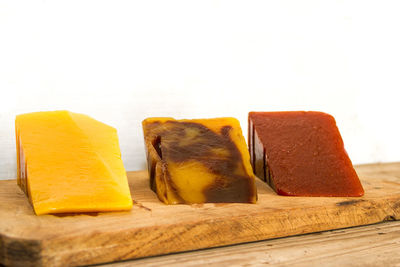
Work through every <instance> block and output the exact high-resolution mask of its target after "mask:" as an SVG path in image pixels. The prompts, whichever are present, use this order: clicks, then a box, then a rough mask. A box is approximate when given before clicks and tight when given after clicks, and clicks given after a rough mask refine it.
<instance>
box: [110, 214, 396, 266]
mask: <svg viewBox="0 0 400 267" xmlns="http://www.w3.org/2000/svg"><path fill="white" fill-rule="evenodd" d="M321 264H323V266H400V221H388V222H382V223H378V224H372V225H367V226H359V227H352V228H345V229H338V230H331V231H325V232H319V233H312V234H305V235H298V236H292V237H284V238H277V239H272V240H266V241H259V242H251V243H246V244H239V245H232V246H225V247H219V248H211V249H203V250H197V251H191V252H183V253H176V254H170V255H165V256H157V257H149V258H143V259H136V260H129V261H124V262H115V263H111V264H104V265H102V266H113V267H122V266H133V265H135V266H207V265H213V266H260V265H274V266H313V265H321Z"/></svg>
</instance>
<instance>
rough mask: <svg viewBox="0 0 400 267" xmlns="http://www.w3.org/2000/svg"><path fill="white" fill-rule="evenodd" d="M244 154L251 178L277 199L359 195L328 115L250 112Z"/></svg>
mask: <svg viewBox="0 0 400 267" xmlns="http://www.w3.org/2000/svg"><path fill="white" fill-rule="evenodd" d="M249 151H250V158H251V164H252V166H253V170H254V172H255V174H256V175H257V176H258V177H259V178H261V179H263V180H264V181H266V182H267V183H268V184H269V185H270V186H271V187H272V188H273V189H274V190H275V191H276V192H277V193H278V194H279V195H286V196H315V197H316V196H341V197H342V196H347V197H358V196H362V195H363V194H364V189H363V187H362V185H361V183H360V180H359V178H358V176H357V173H356V171H355V170H354V168H353V165H352V163H351V161H350V158H349V156H348V155H347V153H346V150H345V149H344V145H343V140H342V137H341V136H340V133H339V130H338V128H337V126H336V122H335V119H334V118H333V117H332V116H331V115H329V114H326V113H322V112H315V111H309V112H305V111H288V112H250V113H249Z"/></svg>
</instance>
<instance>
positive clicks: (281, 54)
mask: <svg viewBox="0 0 400 267" xmlns="http://www.w3.org/2000/svg"><path fill="white" fill-rule="evenodd" d="M399 13H400V2H399V1H395V0H393V1H385V0H380V1H378V0H376V1H343V0H335V1H308V0H303V1H297V0H294V1H285V0H280V1H217V0H215V1H206V0H203V1H188V0H182V1H164V0H161V1H141V2H139V1H97V0H96V1H95V0H90V1H49V0H43V1H26V2H19V1H11V0H10V1H3V0H0V178H3V179H6V178H14V177H15V176H16V170H15V169H16V163H15V162H16V159H15V144H14V118H15V115H16V114H19V113H25V112H32V111H43V110H59V109H67V110H70V111H74V112H80V113H85V114H88V115H90V116H92V117H94V118H96V119H98V120H100V121H103V122H105V123H108V124H110V125H112V126H114V127H116V128H117V129H118V132H119V138H120V145H121V151H122V157H123V160H124V163H125V167H126V169H127V170H137V169H144V168H145V155H144V145H143V140H142V138H143V136H142V131H141V121H142V120H143V119H144V118H145V117H149V116H173V117H176V118H194V117H196V118H200V117H217V116H233V117H236V118H238V119H239V120H240V121H241V124H242V128H243V131H244V133H245V135H246V134H247V121H246V119H247V113H248V111H254V110H255V111H274V110H319V111H325V112H328V113H331V114H332V115H333V116H334V117H335V118H336V120H337V123H338V126H339V129H340V130H341V133H342V136H343V139H344V142H345V145H346V149H347V151H348V153H349V155H350V158H351V159H352V160H353V163H355V164H358V163H369V162H381V161H400V141H399V138H400V126H399V124H400V120H399V115H400V108H399V95H398V91H399V90H400V16H399Z"/></svg>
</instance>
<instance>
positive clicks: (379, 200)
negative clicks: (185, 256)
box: [0, 163, 400, 266]
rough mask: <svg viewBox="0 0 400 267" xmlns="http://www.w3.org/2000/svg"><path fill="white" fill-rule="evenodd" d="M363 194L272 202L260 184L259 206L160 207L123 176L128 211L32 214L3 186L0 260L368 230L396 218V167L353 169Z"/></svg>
mask: <svg viewBox="0 0 400 267" xmlns="http://www.w3.org/2000/svg"><path fill="white" fill-rule="evenodd" d="M356 169H357V172H358V173H359V175H360V178H361V181H362V183H363V186H364V189H365V191H366V194H365V196H363V197H361V198H322V197H321V198H306V197H282V196H277V195H276V194H275V193H274V192H273V191H272V190H271V189H270V188H269V187H268V186H267V185H265V184H264V183H262V182H261V181H257V189H258V196H259V201H258V203H257V204H204V205H174V206H168V205H164V204H162V203H161V202H160V201H159V200H158V199H157V197H156V196H155V194H154V193H153V192H152V191H151V190H150V189H149V188H148V179H147V173H146V172H144V171H141V172H130V173H128V177H129V181H130V186H131V192H132V194H133V196H134V200H135V201H136V203H137V204H136V205H135V206H134V208H133V209H132V211H130V212H112V213H99V214H96V215H93V214H92V215H88V214H81V215H75V216H63V217H60V216H53V215H43V216H36V215H34V213H33V211H32V208H31V206H30V204H29V203H28V201H27V199H26V198H25V196H24V195H23V193H22V191H21V190H20V189H19V188H18V187H17V185H16V182H15V181H0V218H1V221H0V246H1V247H0V262H1V263H3V264H6V265H11V264H12V265H19V266H29V265H31V266H32V265H34V266H41V265H42V266H43V265H46V266H61V265H63V266H64V265H83V264H95V263H102V262H111V261H116V260H125V259H132V258H139V257H146V256H151V255H161V254H167V253H171V252H179V251H187V250H196V249H201V248H208V247H216V246H224V245H230V244H237V243H243V242H250V241H257V240H265V239H269V238H276V237H283V236H290V235H297V234H303V233H311V232H317V231H324V230H330V229H338V228H344V227H350V226H357V225H365V224H371V223H376V222H381V221H384V220H393V219H398V218H399V212H400V163H390V164H374V165H364V166H359V167H357V168H356Z"/></svg>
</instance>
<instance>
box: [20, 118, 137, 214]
mask: <svg viewBox="0 0 400 267" xmlns="http://www.w3.org/2000/svg"><path fill="white" fill-rule="evenodd" d="M15 127H16V135H17V156H18V158H19V159H18V168H19V169H20V168H21V165H23V162H22V161H21V159H20V151H23V154H24V157H25V162H24V164H25V165H26V166H27V167H26V173H27V182H28V187H27V190H28V195H29V197H30V200H31V202H32V205H33V207H34V210H35V212H36V214H37V215H40V214H47V213H64V212H94V211H113V210H128V209H130V208H131V207H132V199H131V195H130V191H129V186H128V180H127V177H126V172H125V168H124V166H123V163H122V160H121V153H120V149H119V143H118V136H117V132H116V130H115V129H114V128H112V127H110V126H108V125H106V124H103V123H101V122H99V121H96V120H94V119H92V118H90V117H88V116H86V115H82V114H77V113H72V112H68V111H53V112H36V113H29V114H22V115H18V116H17V118H16V120H15ZM18 140H19V142H18ZM18 143H19V145H18ZM18 148H20V149H18ZM20 176H21V171H20V170H19V171H18V179H19V180H20V179H21V177H20Z"/></svg>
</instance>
